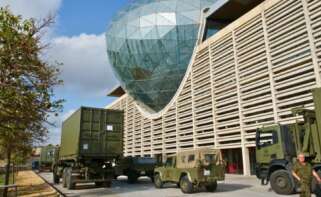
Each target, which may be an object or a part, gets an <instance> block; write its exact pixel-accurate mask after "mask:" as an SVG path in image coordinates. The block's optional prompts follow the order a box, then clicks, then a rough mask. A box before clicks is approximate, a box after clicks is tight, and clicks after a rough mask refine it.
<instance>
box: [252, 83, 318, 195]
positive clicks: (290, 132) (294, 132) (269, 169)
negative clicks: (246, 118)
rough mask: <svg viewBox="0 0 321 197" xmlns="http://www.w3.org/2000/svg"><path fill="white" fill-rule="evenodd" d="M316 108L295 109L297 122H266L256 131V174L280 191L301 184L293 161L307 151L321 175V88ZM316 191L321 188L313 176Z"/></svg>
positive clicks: (290, 190) (287, 191) (314, 92)
mask: <svg viewBox="0 0 321 197" xmlns="http://www.w3.org/2000/svg"><path fill="white" fill-rule="evenodd" d="M312 96H313V101H314V108H315V109H314V110H311V109H306V108H302V107H301V108H294V109H292V114H293V117H296V118H297V119H296V122H295V123H292V124H283V125H281V124H278V125H271V126H265V127H263V128H259V129H257V132H256V162H257V163H256V176H257V178H259V179H261V183H262V184H263V185H267V184H268V183H269V182H270V185H271V188H272V190H273V191H275V192H276V193H278V194H283V195H284V194H292V193H293V192H294V191H295V190H296V189H297V188H298V187H299V184H298V183H297V181H296V180H295V179H294V177H293V176H292V168H293V164H294V162H295V160H296V157H297V155H298V154H299V153H304V155H305V158H306V160H307V161H308V162H310V163H311V164H312V166H313V168H314V170H315V171H316V172H318V173H319V174H320V175H321V88H315V89H313V90H312ZM311 190H312V191H313V192H317V191H320V190H321V187H320V184H317V180H315V179H313V181H312V188H311Z"/></svg>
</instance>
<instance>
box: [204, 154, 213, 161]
mask: <svg viewBox="0 0 321 197" xmlns="http://www.w3.org/2000/svg"><path fill="white" fill-rule="evenodd" d="M204 158H205V161H206V162H207V163H213V162H215V154H205V155H204Z"/></svg>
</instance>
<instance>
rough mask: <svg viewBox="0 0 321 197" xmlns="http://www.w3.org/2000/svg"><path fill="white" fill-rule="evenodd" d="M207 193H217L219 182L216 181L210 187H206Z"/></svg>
mask: <svg viewBox="0 0 321 197" xmlns="http://www.w3.org/2000/svg"><path fill="white" fill-rule="evenodd" d="M205 188H206V191H208V192H215V190H216V188H217V181H214V182H212V183H210V184H208V185H205Z"/></svg>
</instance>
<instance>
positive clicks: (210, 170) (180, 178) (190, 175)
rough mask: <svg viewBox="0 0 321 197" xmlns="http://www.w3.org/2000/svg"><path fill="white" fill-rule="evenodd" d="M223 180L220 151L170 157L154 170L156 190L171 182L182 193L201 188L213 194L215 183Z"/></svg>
mask: <svg viewBox="0 0 321 197" xmlns="http://www.w3.org/2000/svg"><path fill="white" fill-rule="evenodd" d="M224 179H225V162H224V161H223V159H222V154H221V151H219V150H215V149H208V148H203V149H198V150H192V151H183V152H180V153H177V154H175V155H170V156H168V157H167V158H166V161H165V163H164V164H163V165H162V166H160V167H157V168H155V170H154V184H155V187H156V188H162V187H163V186H164V184H165V183H167V182H171V183H176V184H177V186H178V187H180V188H181V190H182V192H183V193H193V192H194V191H196V189H197V188H198V187H201V186H205V188H206V190H207V191H209V192H214V191H215V190H216V188H217V181H221V180H224Z"/></svg>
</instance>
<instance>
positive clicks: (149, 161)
mask: <svg viewBox="0 0 321 197" xmlns="http://www.w3.org/2000/svg"><path fill="white" fill-rule="evenodd" d="M134 163H135V164H156V163H157V161H156V159H155V158H146V157H145V158H135V160H134Z"/></svg>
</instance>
